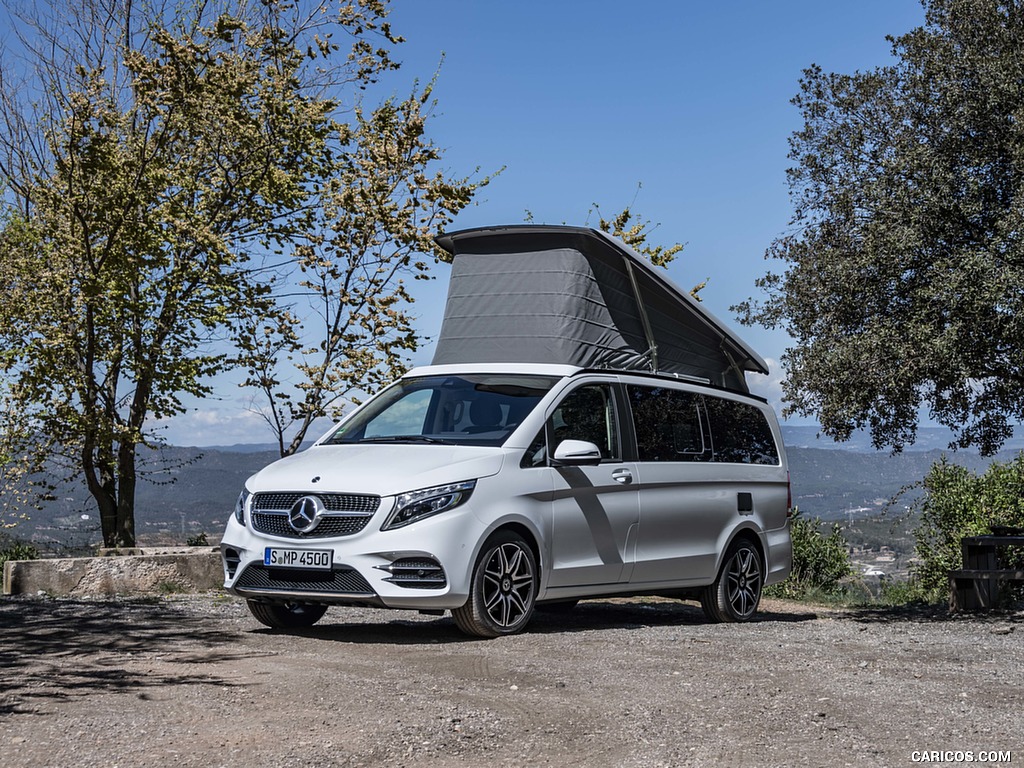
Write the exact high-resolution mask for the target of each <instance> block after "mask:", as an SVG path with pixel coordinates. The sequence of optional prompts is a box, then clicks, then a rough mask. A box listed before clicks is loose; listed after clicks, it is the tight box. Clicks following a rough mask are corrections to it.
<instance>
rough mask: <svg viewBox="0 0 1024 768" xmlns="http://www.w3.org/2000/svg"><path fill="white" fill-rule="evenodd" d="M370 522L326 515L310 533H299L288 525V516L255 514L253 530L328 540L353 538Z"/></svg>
mask: <svg viewBox="0 0 1024 768" xmlns="http://www.w3.org/2000/svg"><path fill="white" fill-rule="evenodd" d="M368 522H370V518H369V517H368V516H367V515H324V516H323V517H321V518H320V522H319V523H318V524H317V526H316V528H314V529H313V530H312V531H310V532H309V533H299V532H298V531H296V530H295V529H294V528H292V527H291V525H290V524H289V523H288V514H287V513H281V512H253V514H252V527H253V530H256V531H259V532H260V533H266V534H269V535H271V536H282V537H284V538H286V539H326V538H330V537H331V536H351V535H352V534H353V533H359V532H360V531H361V530H363V528H365V527H366V524H367V523H368Z"/></svg>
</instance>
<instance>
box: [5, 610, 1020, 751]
mask: <svg viewBox="0 0 1024 768" xmlns="http://www.w3.org/2000/svg"><path fill="white" fill-rule="evenodd" d="M1022 625H1024V615H1022V614H1012V615H1008V614H1003V615H999V616H992V617H966V618H965V617H953V618H951V617H948V616H946V615H945V613H944V612H937V613H935V614H934V615H930V614H919V613H908V612H886V611H859V612H844V611H833V610H829V609H824V608H812V607H808V606H805V605H799V604H793V603H786V602H774V601H767V602H765V603H764V604H763V611H762V614H761V615H760V617H759V620H758V621H756V622H753V623H750V624H746V625H714V624H707V623H705V621H704V618H703V614H702V613H701V611H700V609H699V608H698V607H697V606H695V605H692V604H687V603H679V602H672V601H666V600H658V599H633V600H614V601H592V602H586V603H582V604H580V606H578V607H577V608H576V609H575V610H574V611H573V612H572V613H570V614H568V615H564V616H553V615H542V614H538V616H537V617H536V618H535V620H534V622H533V623H532V624H531V626H530V627H529V628H528V631H527V632H525V633H524V634H521V635H518V636H515V637H510V638H503V639H499V640H472V639H469V638H467V637H464V636H463V635H461V634H460V633H459V632H458V631H457V629H456V628H455V625H454V624H453V623H452V621H451V619H450V618H447V617H445V618H440V617H430V616H419V615H418V614H414V613H405V612H401V613H400V612H386V611H375V610H369V609H367V610H362V609H344V608H334V609H332V610H331V611H329V612H328V614H327V616H326V617H325V618H324V619H323V620H322V622H321V623H320V624H318V625H317V626H316V627H314V628H312V629H310V630H304V631H301V632H297V633H292V634H288V633H282V632H275V631H271V630H268V629H265V628H263V627H262V626H261V625H259V624H258V623H257V622H256V621H255V620H254V619H252V618H251V616H250V615H249V613H248V611H247V610H246V608H245V605H244V603H242V602H240V601H238V600H236V599H234V598H229V597H225V596H222V595H217V594H210V595H205V596H198V597H197V596H173V597H165V598H160V599H156V598H154V599H148V600H134V601H131V600H122V601H114V600H99V599H97V600H48V599H42V598H40V599H25V598H4V599H3V600H0V763H2V764H3V765H4V766H6V768H15V767H16V766H78V767H79V768H86V767H88V766H120V767H121V768H124V767H125V766H203V767H204V768H206V767H208V766H237V765H247V766H393V767H399V766H409V767H410V768H411V767H413V766H417V767H419V766H431V767H435V766H438V767H440V768H448V767H450V766H494V767H501V766H544V765H557V766H577V765H578V766H645V767H648V766H688V765H701V766H711V765H716V766H717V765H721V766H729V765H736V766H744V767H745V768H746V767H749V766H825V765H828V766H839V765H856V766H900V765H913V764H915V763H916V761H917V760H919V759H920V757H921V756H920V755H919V754H917V753H919V752H921V751H925V752H929V753H930V752H953V753H956V752H961V753H964V754H961V755H957V754H950V755H941V754H940V755H928V754H926V755H925V757H926V759H927V758H935V757H937V758H940V759H939V760H934V759H928V762H929V763H931V764H937V763H938V764H952V762H951V761H945V760H943V759H941V758H946V757H949V758H953V759H954V760H955V759H956V758H963V760H964V761H966V760H967V759H968V755H967V754H966V753H971V757H973V758H974V761H975V762H981V760H980V759H979V758H989V757H991V756H988V755H983V754H982V753H983V752H984V753H987V752H989V751H1002V752H1006V751H1009V752H1010V753H1011V760H1009V761H1007V760H1005V759H998V760H997V761H996V762H988V763H987V764H992V765H995V764H1003V765H1011V764H1017V763H1020V764H1024V626H1022ZM996 757H997V758H999V756H998V755H997V756H996ZM1002 758H1005V755H1003V756H1002Z"/></svg>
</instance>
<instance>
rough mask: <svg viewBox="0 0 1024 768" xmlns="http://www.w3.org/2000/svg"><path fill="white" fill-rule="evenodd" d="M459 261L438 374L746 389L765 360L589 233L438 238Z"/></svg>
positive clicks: (501, 232)
mask: <svg viewBox="0 0 1024 768" xmlns="http://www.w3.org/2000/svg"><path fill="white" fill-rule="evenodd" d="M437 243H438V245H440V246H441V247H442V248H444V249H445V250H446V251H448V252H449V253H451V254H453V256H454V258H453V260H452V273H451V282H450V284H449V288H448V303H447V304H446V305H445V311H444V321H443V323H442V326H441V334H440V336H439V338H438V341H437V349H436V351H435V353H434V360H433V363H434V365H446V364H450V363H498V362H502V363H560V364H565V365H578V366H581V367H583V368H601V369H612V370H621V371H644V372H654V373H662V374H670V375H671V374H675V375H678V376H685V377H694V378H697V379H702V380H706V381H708V382H709V383H711V384H714V385H717V386H721V387H726V388H729V389H732V390H737V391H740V392H747V391H748V390H747V382H746V379H745V376H744V374H745V372H746V371H754V372H756V373H767V372H768V367H767V365H766V364H765V362H764V360H763V359H762V358H761V357H760V356H759V355H758V354H757V353H756V352H754V351H753V350H752V349H751V348H750V347H748V346H747V345H746V344H745V343H743V341H741V340H740V339H739V338H738V337H737V336H735V335H734V334H733V333H732V332H731V331H730V330H729V329H728V328H726V327H725V325H724V324H723V323H722V322H721V321H719V320H718V319H717V318H715V317H714V315H712V314H711V313H710V312H708V311H707V310H705V309H704V307H703V306H701V304H700V303H699V302H697V301H696V300H695V299H693V298H692V297H691V296H690V295H689V294H688V293H686V292H684V291H682V290H680V289H679V288H678V287H677V286H676V285H674V284H673V283H672V282H671V281H670V280H668V279H667V278H666V277H665V275H664V273H663V272H662V271H660V270H659V268H657V267H653V266H652V265H651V264H650V263H649V262H647V261H645V260H644V259H643V258H641V257H640V256H638V255H637V254H636V252H635V251H633V250H632V249H631V248H629V247H628V246H626V245H625V244H623V243H621V242H620V241H618V240H616V239H614V238H612V237H610V236H608V235H606V234H605V233H604V232H599V231H597V230H594V229H587V228H583V227H568V226H547V225H545V226H533V225H516V226H504V227H487V228H481V229H466V230H462V231H460V232H452V233H450V234H446V235H441V236H439V237H438V238H437Z"/></svg>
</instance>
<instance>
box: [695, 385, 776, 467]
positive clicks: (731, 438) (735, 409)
mask: <svg viewBox="0 0 1024 768" xmlns="http://www.w3.org/2000/svg"><path fill="white" fill-rule="evenodd" d="M704 407H705V409H706V411H707V415H708V422H709V424H710V427H711V447H712V451H713V452H714V460H715V461H721V462H728V463H732V464H778V463H779V449H778V447H777V446H776V445H775V438H774V437H773V436H772V429H771V427H770V426H769V425H768V419H767V418H766V417H765V415H764V413H763V412H762V411H761V409H760V408H755V407H754V406H753V405H750V403H743V402H740V401H738V400H726V399H725V398H721V397H711V396H709V395H705V396H704Z"/></svg>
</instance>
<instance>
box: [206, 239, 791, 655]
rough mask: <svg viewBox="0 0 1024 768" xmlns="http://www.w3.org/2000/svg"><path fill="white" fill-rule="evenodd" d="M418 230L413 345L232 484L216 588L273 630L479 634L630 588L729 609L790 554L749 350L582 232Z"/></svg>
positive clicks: (709, 609)
mask: <svg viewBox="0 0 1024 768" xmlns="http://www.w3.org/2000/svg"><path fill="white" fill-rule="evenodd" d="M438 242H439V243H440V244H441V245H442V246H443V247H445V248H446V249H448V250H449V251H450V252H452V253H453V255H454V258H453V268H452V279H451V280H452V281H451V287H450V290H449V297H448V303H447V306H446V310H445V318H444V322H443V325H442V331H441V335H440V338H439V340H438V345H437V351H436V354H435V357H434V361H433V363H434V364H432V365H431V366H428V367H424V368H419V369H415V370H413V371H411V372H410V373H408V374H407V375H406V376H404V377H403V378H402V379H400V380H399V381H397V382H395V383H394V384H392V385H391V386H389V387H387V388H386V389H384V390H383V391H381V392H380V393H379V394H378V395H376V396H375V397H374V398H372V399H370V400H369V401H368V402H367V403H365V404H364V405H363V406H361V407H360V408H359V409H357V410H356V411H354V412H353V413H352V414H351V415H349V416H348V417H347V418H346V419H345V420H343V421H342V422H341V423H339V424H338V425H337V426H336V427H335V428H334V429H333V430H331V431H330V432H329V433H328V434H327V435H325V436H324V437H323V438H321V439H320V440H319V441H318V442H317V443H316V444H315V445H313V446H312V447H311V448H309V449H308V450H306V451H303V452H302V453H299V454H296V455H294V456H291V457H288V458H285V459H282V460H280V461H277V462H275V463H273V464H271V465H270V466H268V467H266V468H265V469H263V470H262V471H260V472H258V473H257V474H255V475H253V476H252V477H251V478H250V479H249V480H248V481H247V482H246V485H245V488H244V489H243V490H242V492H241V494H240V496H239V499H238V503H237V505H236V508H235V512H234V515H232V517H231V518H230V519H229V520H228V524H227V529H226V531H225V534H224V537H223V540H222V543H221V553H222V556H223V562H224V577H225V583H224V585H225V587H226V588H227V589H228V590H229V591H231V592H232V593H234V594H236V595H240V596H242V597H244V598H246V600H247V603H248V605H249V608H250V610H251V611H252V613H253V615H254V616H255V617H256V618H257V619H258V620H259V621H261V622H263V623H264V624H266V625H268V626H271V627H278V628H288V627H302V626H308V625H311V624H313V623H314V622H316V621H318V620H319V619H320V618H321V617H322V616H323V615H324V612H325V611H326V610H327V608H328V607H329V606H331V605H339V606H344V605H363V606H379V607H384V608H401V609H413V610H421V611H428V612H435V611H436V612H441V611H446V610H447V611H451V613H452V616H453V617H454V619H455V622H456V623H457V625H458V626H459V627H460V628H461V629H462V630H464V631H465V632H467V633H469V634H472V635H477V636H482V637H495V636H498V635H505V634H511V633H515V632H518V631H520V630H521V629H523V627H524V626H526V624H527V623H528V622H529V620H530V617H531V615H532V614H533V611H534V609H535V608H537V607H538V606H540V607H542V608H543V607H545V606H558V607H560V608H567V607H571V606H572V605H573V604H575V603H576V602H577V601H579V600H581V599H586V598H593V597H607V596H622V595H631V594H657V595H666V596H671V597H679V598H684V599H697V600H700V602H701V605H702V606H703V608H704V611H705V613H706V615H707V617H708V618H709V619H710V620H712V621H745V620H747V619H750V618H751V617H752V616H753V615H754V614H755V611H756V609H757V606H758V602H759V600H760V596H761V590H762V588H763V587H764V586H766V585H768V584H772V583H775V582H777V581H781V580H782V579H784V578H785V577H786V576H787V575H788V573H789V570H790V563H791V554H792V551H791V543H790V534H789V525H788V515H789V508H790V501H789V481H788V472H787V466H786V457H785V451H784V449H783V445H782V439H781V434H780V431H779V427H778V422H777V420H776V418H775V414H774V413H773V411H772V409H771V407H770V406H769V405H768V404H767V403H766V402H765V401H763V400H761V399H760V398H757V397H754V396H751V395H750V394H749V393H748V391H747V387H746V381H745V372H747V371H754V372H767V368H766V366H765V363H764V361H763V360H761V358H760V357H758V356H757V354H756V353H754V352H753V351H752V350H750V349H749V348H748V347H747V346H746V345H745V344H743V342H742V341H740V340H739V339H738V338H736V337H735V336H734V335H733V334H732V333H731V332H729V331H728V330H727V329H726V328H725V326H724V325H722V324H721V323H720V322H719V321H718V320H717V319H715V318H714V317H713V316H712V315H710V314H709V313H708V312H706V311H705V310H704V309H703V307H701V306H700V305H699V304H698V303H696V302H694V301H693V300H692V299H691V298H690V297H689V296H688V295H687V294H685V293H683V292H681V291H680V290H679V289H678V288H676V287H675V286H674V285H672V284H671V283H670V282H669V281H667V280H666V279H665V278H664V276H663V275H662V274H661V273H659V272H657V271H655V270H654V268H652V267H650V266H649V265H648V264H647V263H646V262H644V261H643V260H642V259H640V257H638V256H637V255H636V254H635V253H633V252H632V251H631V250H629V249H628V248H627V247H626V246H624V245H623V244H622V243H620V242H618V241H617V240H614V239H612V238H610V237H608V236H607V235H604V234H603V233H601V232H597V231H594V230H590V229H583V228H576V227H552V226H513V227H496V228H488V229H476V230H466V231H463V232H456V233H453V234H449V235H446V236H443V237H441V238H439V239H438Z"/></svg>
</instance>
